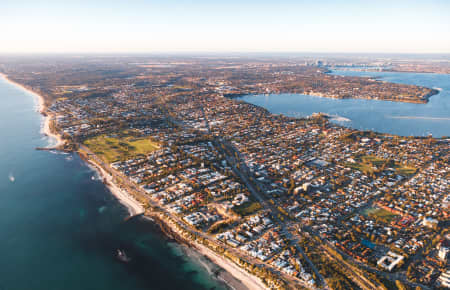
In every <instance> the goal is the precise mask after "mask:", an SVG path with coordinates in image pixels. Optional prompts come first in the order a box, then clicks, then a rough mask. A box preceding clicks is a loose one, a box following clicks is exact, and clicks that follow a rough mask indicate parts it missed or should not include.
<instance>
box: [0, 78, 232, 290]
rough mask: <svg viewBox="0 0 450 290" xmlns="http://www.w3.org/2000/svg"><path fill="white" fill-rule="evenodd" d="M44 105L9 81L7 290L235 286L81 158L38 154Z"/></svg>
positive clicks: (4, 154)
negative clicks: (134, 213) (139, 214)
mask: <svg viewBox="0 0 450 290" xmlns="http://www.w3.org/2000/svg"><path fill="white" fill-rule="evenodd" d="M36 106H37V104H36V100H35V99H34V98H33V97H32V96H31V95H30V94H29V93H26V92H24V91H23V90H21V89H19V88H17V87H16V86H14V85H11V84H9V83H7V82H6V81H5V80H3V79H1V78H0V136H1V137H0V232H1V236H0V290H16V289H17V290H24V289H33V290H40V289H42V290H52V289H54V290H61V289H65V290H72V289H73V290H79V289H93V290H94V289H95V290H101V289H105V290H106V289H107V290H114V289H117V290H119V289H120V290H123V289H128V290H134V289H224V288H225V286H224V284H222V283H221V282H219V281H217V280H216V279H215V278H213V275H211V274H210V272H209V271H208V270H207V269H206V268H205V267H204V266H203V265H204V264H205V261H202V258H199V257H198V256H196V257H195V258H189V256H190V255H187V253H189V251H187V250H186V248H184V247H183V246H179V245H177V244H176V243H173V242H171V241H169V240H168V239H167V238H166V237H165V236H164V235H163V234H162V233H161V232H160V230H159V228H158V227H157V226H156V225H154V224H153V223H151V222H148V221H146V220H144V219H141V218H137V219H132V220H129V221H127V222H125V221H124V218H125V217H126V216H127V210H126V208H125V207H123V206H122V205H121V204H120V203H119V202H118V201H117V200H116V199H115V198H114V197H113V196H112V195H111V194H110V193H109V191H108V190H107V189H106V188H105V186H104V185H103V183H102V182H101V181H100V180H98V179H97V178H96V173H95V172H94V171H92V170H91V169H90V168H89V167H87V166H86V164H85V163H84V162H83V161H82V160H81V159H80V158H79V157H78V156H77V155H76V154H61V153H51V152H47V151H37V150H35V147H42V146H46V145H47V144H48V143H49V140H48V138H47V137H45V136H43V135H42V133H41V132H40V127H41V126H42V116H41V115H40V114H39V113H38V112H37V110H36ZM118 248H121V249H124V250H125V251H126V253H127V254H128V255H129V256H131V258H132V260H131V262H130V263H128V264H125V263H122V262H120V261H118V260H117V259H116V257H115V254H116V250H117V249H118Z"/></svg>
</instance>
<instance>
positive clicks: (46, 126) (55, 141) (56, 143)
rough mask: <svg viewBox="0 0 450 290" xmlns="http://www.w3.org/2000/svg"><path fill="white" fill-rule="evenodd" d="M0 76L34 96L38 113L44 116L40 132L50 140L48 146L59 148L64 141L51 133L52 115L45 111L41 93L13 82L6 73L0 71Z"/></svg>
mask: <svg viewBox="0 0 450 290" xmlns="http://www.w3.org/2000/svg"><path fill="white" fill-rule="evenodd" d="M0 77H2V78H3V79H4V80H5V81H6V82H8V83H10V84H12V85H14V86H16V87H18V88H20V89H21V90H23V91H25V92H27V93H28V94H30V95H32V96H33V97H34V98H35V100H36V101H37V105H38V107H37V110H38V112H39V113H41V114H42V116H43V118H44V120H43V123H42V127H41V133H42V134H44V135H46V136H48V137H49V138H50V139H51V140H52V141H51V142H49V145H48V148H60V147H61V146H63V145H64V143H65V142H64V140H63V139H62V138H61V136H59V135H58V134H55V133H53V132H52V131H51V129H50V121H51V119H52V118H53V116H52V115H50V114H48V113H47V112H46V111H45V109H46V107H45V102H44V98H43V97H42V96H41V95H39V94H37V93H35V92H33V91H32V90H30V89H28V88H27V87H25V86H23V85H21V84H19V83H17V82H15V81H12V80H11V79H9V78H8V76H7V75H5V74H3V73H0Z"/></svg>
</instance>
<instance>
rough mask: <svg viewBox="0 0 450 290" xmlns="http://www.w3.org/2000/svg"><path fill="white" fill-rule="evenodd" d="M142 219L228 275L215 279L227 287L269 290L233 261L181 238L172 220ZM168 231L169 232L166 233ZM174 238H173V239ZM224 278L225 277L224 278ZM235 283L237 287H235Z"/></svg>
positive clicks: (201, 245)
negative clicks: (154, 224)
mask: <svg viewBox="0 0 450 290" xmlns="http://www.w3.org/2000/svg"><path fill="white" fill-rule="evenodd" d="M144 218H145V219H147V220H150V221H153V222H155V223H156V224H158V225H159V227H160V228H161V230H162V232H163V233H164V234H165V235H166V236H168V237H169V238H172V239H174V240H176V241H177V243H179V244H184V245H186V246H187V247H189V248H190V249H192V250H193V251H196V252H197V253H198V254H200V255H202V256H204V257H206V258H207V259H208V260H209V261H210V262H211V263H213V264H214V265H216V266H218V267H219V268H220V269H221V270H223V271H224V272H225V273H227V274H229V275H230V276H231V277H230V278H229V279H227V277H226V275H222V277H217V278H218V279H221V280H222V281H224V283H225V284H227V286H229V287H230V288H233V289H236V290H243V289H250V290H266V289H269V288H268V287H267V286H266V285H265V284H264V283H263V282H262V280H261V279H260V278H258V277H257V276H255V275H252V274H250V273H249V272H247V271H246V270H245V269H243V268H241V267H240V266H238V265H236V264H235V263H234V262H233V261H231V260H229V259H227V258H226V257H222V256H220V255H219V254H218V253H216V252H214V251H213V250H211V249H209V248H208V247H206V246H205V245H203V244H200V243H199V242H197V241H195V240H190V239H187V238H185V237H184V236H183V233H182V232H180V230H178V229H177V227H176V226H175V225H174V223H173V221H172V220H166V219H164V218H161V217H160V215H159V214H157V213H153V214H151V215H144ZM168 231H169V232H168ZM174 236H175V237H174ZM224 276H225V277H224ZM236 282H238V283H239V285H236Z"/></svg>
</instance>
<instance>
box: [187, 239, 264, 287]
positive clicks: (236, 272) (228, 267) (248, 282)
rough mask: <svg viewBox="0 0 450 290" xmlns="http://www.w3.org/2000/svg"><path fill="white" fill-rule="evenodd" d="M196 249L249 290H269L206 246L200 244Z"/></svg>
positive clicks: (259, 281) (257, 279) (258, 280)
mask: <svg viewBox="0 0 450 290" xmlns="http://www.w3.org/2000/svg"><path fill="white" fill-rule="evenodd" d="M195 247H196V249H197V250H198V251H199V252H200V253H201V254H202V255H205V256H207V257H208V258H209V259H211V261H212V262H214V264H216V265H218V266H220V267H221V268H223V269H224V270H225V271H227V272H228V273H230V274H231V275H232V276H233V277H234V278H236V279H238V280H239V281H240V282H241V283H242V284H243V285H245V286H246V287H247V288H248V289H251V290H253V289H267V287H266V286H265V285H264V284H263V283H262V281H261V280H260V279H259V278H257V277H255V276H253V275H250V274H249V273H247V272H246V271H245V270H244V269H242V268H240V267H239V266H238V265H236V264H234V263H233V262H231V261H230V260H228V259H226V258H224V257H221V256H219V255H218V254H216V253H215V252H214V251H212V250H210V249H209V248H207V247H205V246H204V245H200V244H198V243H196V244H195Z"/></svg>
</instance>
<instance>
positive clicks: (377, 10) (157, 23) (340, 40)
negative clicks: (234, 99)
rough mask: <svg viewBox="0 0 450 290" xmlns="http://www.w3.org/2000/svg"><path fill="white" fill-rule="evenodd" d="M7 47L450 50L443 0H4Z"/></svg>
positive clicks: (1, 17)
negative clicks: (223, 0)
mask: <svg viewBox="0 0 450 290" xmlns="http://www.w3.org/2000/svg"><path fill="white" fill-rule="evenodd" d="M0 7H1V9H0V27H2V30H3V31H2V33H1V35H0V41H1V42H2V47H0V53H160V52H169V53H180V52H208V53H211V52H212V53H217V52H278V53H279V52H319V53H331V52H339V53H340V52H343V53H360V52H365V53H450V39H448V38H446V37H444V36H445V33H446V32H447V31H449V30H450V20H449V19H448V18H446V15H445V11H449V8H450V4H449V3H448V2H445V1H430V2H428V3H423V2H422V1H397V2H396V3H389V2H387V1H381V2H377V3H362V2H361V1H338V2H337V1H321V2H320V3H307V1H281V2H279V3H277V4H274V3H270V2H269V1H258V2H256V1H241V2H238V1H227V3H218V2H213V1H196V2H195V3H188V2H187V1H175V0H173V1H165V2H164V3H159V1H133V3H132V4H131V5H130V4H127V3H125V2H124V1H109V2H107V1H96V2H95V3H88V1H78V3H74V2H73V1H72V2H71V3H64V4H63V3H58V2H57V1H48V0H47V1H4V2H2V4H0Z"/></svg>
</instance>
